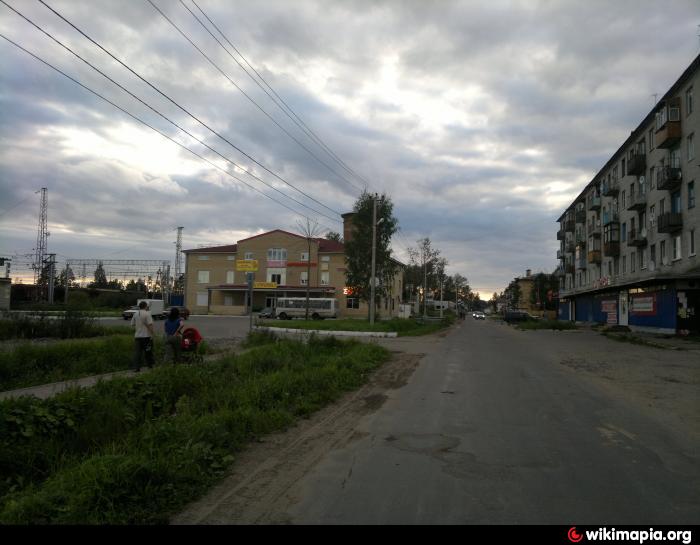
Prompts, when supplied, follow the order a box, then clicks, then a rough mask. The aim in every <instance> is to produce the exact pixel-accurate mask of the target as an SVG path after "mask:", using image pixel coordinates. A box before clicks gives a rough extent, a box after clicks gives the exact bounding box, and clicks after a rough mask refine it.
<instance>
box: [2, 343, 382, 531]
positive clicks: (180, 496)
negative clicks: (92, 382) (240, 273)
mask: <svg viewBox="0 0 700 545" xmlns="http://www.w3.org/2000/svg"><path fill="white" fill-rule="evenodd" d="M388 354H389V353H388V351H386V350H385V349H383V348H381V347H379V346H376V345H369V344H363V343H358V342H355V341H338V340H336V339H334V338H326V339H310V340H309V342H308V344H303V343H299V342H295V341H289V340H281V341H277V342H272V343H267V344H264V345H263V346H259V347H256V348H253V349H251V350H250V351H248V352H246V353H244V354H241V355H239V356H230V357H227V358H225V359H222V360H219V361H216V362H211V363H209V364H207V365H203V366H174V367H173V366H163V367H160V368H156V369H155V371H154V372H152V373H148V374H145V375H140V376H138V377H137V378H131V379H127V378H118V379H114V380H111V381H109V382H103V383H100V384H98V385H97V386H95V387H94V388H91V389H76V390H71V391H68V392H65V393H63V394H60V395H58V396H56V397H55V398H52V399H49V400H45V401H40V400H37V399H33V398H23V399H18V400H11V401H4V402H0V523H1V524H37V523H52V524H84V523H87V524H136V523H163V522H166V521H167V519H168V517H169V516H170V515H171V514H173V513H175V512H177V511H178V510H179V509H181V508H182V507H183V506H184V505H185V504H186V503H187V502H189V501H191V500H193V499H195V498H196V497H197V496H198V495H199V494H201V493H202V492H203V491H204V490H205V489H206V487H207V486H209V485H210V484H212V483H213V482H215V481H216V480H217V479H219V478H220V477H221V476H222V475H223V473H224V472H225V470H226V468H227V467H228V465H230V463H231V462H232V461H233V460H234V456H235V452H236V451H237V450H239V449H241V448H242V447H243V446H244V445H245V444H246V442H248V441H250V440H251V439H253V438H256V437H258V436H260V435H263V434H266V433H269V432H272V431H275V430H280V429H284V428H285V427H287V426H289V425H290V424H291V423H293V422H294V420H295V419H297V418H300V417H305V416H308V415H309V414H311V413H312V412H314V411H316V410H317V409H319V408H320V407H322V406H324V405H326V404H328V403H329V402H331V401H333V400H334V399H337V398H338V397H339V396H340V395H341V394H342V393H343V392H345V391H347V390H350V389H354V388H357V387H358V386H360V385H361V384H362V383H363V382H365V381H366V380H367V376H368V374H369V373H370V372H371V371H372V370H373V369H374V368H376V367H377V366H378V365H380V364H381V362H383V361H385V360H386V359H387V358H388Z"/></svg>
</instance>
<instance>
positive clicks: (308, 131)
mask: <svg viewBox="0 0 700 545" xmlns="http://www.w3.org/2000/svg"><path fill="white" fill-rule="evenodd" d="M180 2H182V0H180ZM192 3H193V4H194V5H195V6H196V7H197V9H198V10H199V11H200V13H201V14H202V15H203V16H204V17H205V18H206V19H207V21H209V23H210V24H211V25H212V26H213V27H214V28H215V29H216V30H217V32H218V33H219V34H220V35H221V37H222V38H223V39H224V40H225V41H226V42H227V43H228V44H229V45H230V46H231V47H232V48H233V50H234V51H235V52H236V53H237V54H238V56H239V57H241V59H243V62H245V63H246V64H247V65H248V67H249V68H250V69H251V70H252V71H253V72H255V75H256V76H258V78H259V79H260V81H262V82H263V83H264V84H265V86H266V87H267V88H268V89H269V90H270V91H271V92H272V93H273V94H274V95H275V97H277V100H279V102H281V103H282V104H283V105H284V108H283V107H282V106H280V104H279V102H277V100H276V99H275V98H273V97H272V96H271V95H270V93H269V92H268V91H267V90H266V89H265V88H264V87H262V86H261V85H260V83H259V82H258V81H257V80H256V79H255V78H254V77H253V76H252V75H251V74H250V72H248V70H246V69H245V67H243V65H241V63H240V62H238V59H236V58H235V57H234V56H233V55H231V53H230V52H229V51H228V50H226V48H224V50H225V51H226V52H227V53H228V54H229V56H231V58H232V59H233V60H234V61H235V62H236V63H237V64H238V65H239V66H240V67H241V68H242V69H243V71H245V73H246V74H248V77H250V78H251V79H252V80H253V81H254V82H255V84H256V85H258V87H260V88H261V89H262V90H263V91H264V92H265V94H267V96H268V97H270V99H271V100H272V101H273V102H274V103H275V104H276V105H277V106H278V107H279V108H280V109H281V110H282V111H283V112H284V113H285V114H286V115H287V117H289V118H290V119H291V120H292V121H293V122H294V123H295V124H296V125H297V126H298V127H299V128H300V129H301V130H302V131H304V132H305V133H306V134H307V136H309V138H311V139H312V140H313V141H314V142H316V143H317V144H318V145H319V146H321V147H322V148H323V149H324V150H325V151H326V153H328V155H330V156H331V157H332V158H333V159H335V160H336V162H337V163H338V164H339V165H340V166H342V167H343V168H344V169H345V170H347V171H348V172H349V173H350V174H352V175H354V176H355V177H356V178H358V179H359V180H361V181H362V182H364V184H365V188H364V191H368V189H367V188H368V186H369V181H368V180H366V179H365V178H363V177H362V176H360V175H359V174H357V173H356V172H355V171H354V170H353V169H352V168H350V167H349V166H348V165H347V164H345V162H344V161H343V160H342V159H341V158H340V157H338V155H337V154H336V153H335V152H334V151H333V150H332V149H331V148H330V147H328V146H327V145H326V143H325V142H323V140H321V138H320V137H319V136H317V135H316V133H314V131H312V130H311V129H310V128H309V127H308V125H306V123H304V121H303V120H302V119H301V118H300V117H299V116H298V115H297V114H296V112H295V111H294V110H293V109H292V108H291V106H289V104H287V103H286V102H285V100H284V99H283V98H282V97H281V96H280V95H279V94H278V93H277V92H276V91H275V90H274V89H273V88H272V86H271V85H270V84H269V83H268V82H267V81H266V80H265V78H264V77H262V75H261V74H260V73H259V72H258V71H257V70H256V69H255V67H254V66H253V65H251V64H250V62H248V59H246V58H245V56H244V55H243V53H241V52H240V51H239V49H238V48H237V47H236V46H235V45H233V44H232V43H231V40H229V39H228V37H227V36H226V35H225V34H224V33H223V31H222V30H221V29H220V28H219V27H218V26H217V25H216V23H215V22H214V21H212V19H211V18H210V17H209V16H208V15H207V14H206V13H205V12H204V10H203V9H202V8H201V7H200V6H199V4H197V2H196V1H195V0H192ZM200 24H201V23H200ZM285 108H286V109H285ZM287 112H289V113H287ZM290 114H291V116H290ZM292 116H293V117H292ZM351 185H353V187H355V188H356V189H358V190H359V191H363V190H362V189H361V188H359V187H357V186H356V185H354V184H351Z"/></svg>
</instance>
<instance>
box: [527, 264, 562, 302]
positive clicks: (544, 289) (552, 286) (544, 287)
mask: <svg viewBox="0 0 700 545" xmlns="http://www.w3.org/2000/svg"><path fill="white" fill-rule="evenodd" d="M558 290H559V278H557V275H556V274H546V273H543V272H541V273H538V274H536V275H535V276H534V278H533V285H532V291H531V292H530V303H532V304H533V305H536V306H537V308H539V309H544V310H556V301H555V300H554V297H553V294H555V293H556V292H557V291H558Z"/></svg>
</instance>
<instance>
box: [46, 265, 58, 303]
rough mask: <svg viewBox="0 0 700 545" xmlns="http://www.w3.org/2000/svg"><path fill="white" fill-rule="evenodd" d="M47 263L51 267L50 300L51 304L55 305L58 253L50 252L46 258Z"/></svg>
mask: <svg viewBox="0 0 700 545" xmlns="http://www.w3.org/2000/svg"><path fill="white" fill-rule="evenodd" d="M46 262H47V263H46V265H47V266H48V268H49V293H48V300H49V305H53V287H54V277H55V276H56V254H49V257H48V259H47V260H46Z"/></svg>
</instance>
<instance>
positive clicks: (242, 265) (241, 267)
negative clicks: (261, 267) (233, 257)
mask: <svg viewBox="0 0 700 545" xmlns="http://www.w3.org/2000/svg"><path fill="white" fill-rule="evenodd" d="M236 270H237V271H238V272H244V271H245V272H255V271H257V270H258V260H257V259H239V260H238V261H236Z"/></svg>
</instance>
